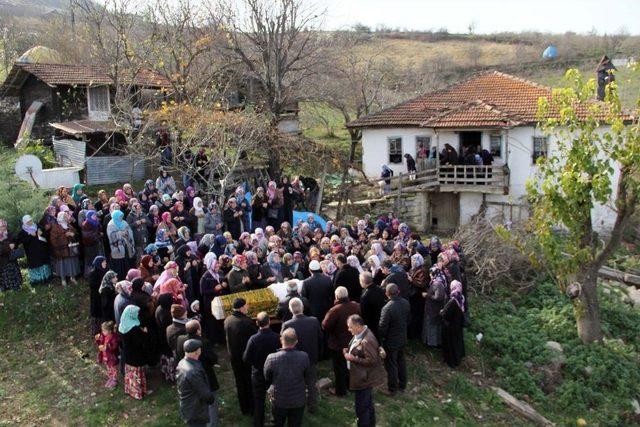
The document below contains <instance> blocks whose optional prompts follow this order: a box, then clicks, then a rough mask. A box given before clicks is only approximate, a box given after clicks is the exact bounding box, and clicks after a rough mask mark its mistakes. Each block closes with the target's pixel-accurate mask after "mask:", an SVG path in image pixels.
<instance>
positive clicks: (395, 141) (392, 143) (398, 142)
mask: <svg viewBox="0 0 640 427" xmlns="http://www.w3.org/2000/svg"><path fill="white" fill-rule="evenodd" d="M388 141H389V163H395V164H398V163H402V138H389V139H388Z"/></svg>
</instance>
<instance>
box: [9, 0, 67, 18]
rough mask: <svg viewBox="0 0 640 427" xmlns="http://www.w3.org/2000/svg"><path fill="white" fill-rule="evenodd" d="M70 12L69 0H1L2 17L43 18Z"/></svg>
mask: <svg viewBox="0 0 640 427" xmlns="http://www.w3.org/2000/svg"><path fill="white" fill-rule="evenodd" d="M68 10H69V0H0V15H3V16H42V15H46V14H48V13H51V12H58V13H66V12H67V11H68Z"/></svg>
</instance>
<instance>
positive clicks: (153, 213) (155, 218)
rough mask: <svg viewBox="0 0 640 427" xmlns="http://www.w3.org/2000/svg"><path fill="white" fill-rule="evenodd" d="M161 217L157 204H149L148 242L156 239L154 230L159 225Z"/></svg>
mask: <svg viewBox="0 0 640 427" xmlns="http://www.w3.org/2000/svg"><path fill="white" fill-rule="evenodd" d="M161 221H162V218H161V217H160V209H159V208H158V205H151V206H149V213H148V214H147V238H148V239H149V241H150V242H154V241H155V240H156V230H157V229H158V226H159V225H160V222H161Z"/></svg>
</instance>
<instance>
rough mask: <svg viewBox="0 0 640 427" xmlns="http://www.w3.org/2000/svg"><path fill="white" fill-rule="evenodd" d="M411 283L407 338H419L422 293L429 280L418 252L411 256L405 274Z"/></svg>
mask: <svg viewBox="0 0 640 427" xmlns="http://www.w3.org/2000/svg"><path fill="white" fill-rule="evenodd" d="M407 276H408V277H407V278H408V279H409V283H410V285H411V288H410V291H409V303H410V305H411V321H410V322H409V327H408V330H407V332H408V336H409V338H416V339H420V337H421V336H422V326H423V318H424V304H425V297H424V296H423V295H422V294H423V292H425V291H426V289H427V284H428V282H429V269H428V267H427V266H426V265H425V262H424V258H423V257H422V255H420V254H414V255H412V256H411V269H410V270H409V272H408V275H407Z"/></svg>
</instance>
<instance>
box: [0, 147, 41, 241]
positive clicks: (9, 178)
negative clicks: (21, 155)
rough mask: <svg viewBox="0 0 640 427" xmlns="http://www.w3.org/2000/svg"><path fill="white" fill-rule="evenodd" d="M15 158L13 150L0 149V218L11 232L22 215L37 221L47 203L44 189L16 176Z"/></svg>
mask: <svg viewBox="0 0 640 427" xmlns="http://www.w3.org/2000/svg"><path fill="white" fill-rule="evenodd" d="M16 159H17V155H16V153H15V151H13V150H8V149H0V176H2V179H1V180H0V194H1V195H2V197H0V218H3V219H5V220H6V221H7V223H8V224H9V230H10V231H12V232H17V231H18V230H19V229H20V225H21V223H22V216H23V215H27V214H29V215H31V216H32V217H33V218H34V220H36V221H38V220H39V219H40V217H41V216H42V213H43V212H44V208H45V207H46V206H47V203H48V200H47V195H46V193H45V192H44V191H42V190H39V189H36V188H33V187H32V186H31V185H30V184H29V183H27V182H25V181H22V180H21V179H20V178H18V177H17V176H16V174H15V172H14V167H15V163H16Z"/></svg>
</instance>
